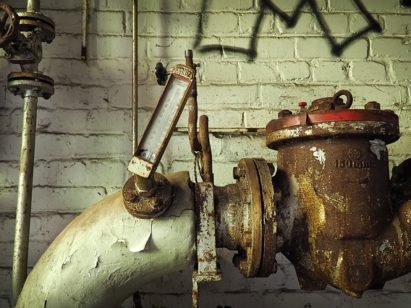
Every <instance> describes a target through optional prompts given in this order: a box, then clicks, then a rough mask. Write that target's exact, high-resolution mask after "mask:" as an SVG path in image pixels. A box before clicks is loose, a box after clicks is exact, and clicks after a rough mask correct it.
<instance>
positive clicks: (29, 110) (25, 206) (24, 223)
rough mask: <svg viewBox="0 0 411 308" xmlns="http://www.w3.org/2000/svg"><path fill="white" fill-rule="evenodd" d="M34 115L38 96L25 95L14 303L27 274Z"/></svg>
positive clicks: (13, 282) (15, 252) (13, 284)
mask: <svg viewBox="0 0 411 308" xmlns="http://www.w3.org/2000/svg"><path fill="white" fill-rule="evenodd" d="M36 116H37V96H34V95H32V94H31V93H28V94H27V96H26V97H25V98H24V113H23V128H22V135H21V152H20V172H19V184H18V192H17V209H16V230H15V235H14V251H13V274H12V276H13V277H12V286H13V300H14V303H15V304H16V303H17V299H18V297H19V295H20V292H21V290H22V288H23V285H24V282H25V280H26V277H27V259H28V248H29V233H30V214H31V194H32V184H33V162H34V146H35V137H36Z"/></svg>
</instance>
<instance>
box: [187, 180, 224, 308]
mask: <svg viewBox="0 0 411 308" xmlns="http://www.w3.org/2000/svg"><path fill="white" fill-rule="evenodd" d="M196 212H197V219H198V220H197V269H196V270H194V272H193V291H192V297H193V308H198V306H199V283H202V282H210V281H219V280H221V271H220V269H219V266H218V263H217V246H216V222H215V208H214V186H213V183H211V182H203V183H198V184H197V185H196Z"/></svg>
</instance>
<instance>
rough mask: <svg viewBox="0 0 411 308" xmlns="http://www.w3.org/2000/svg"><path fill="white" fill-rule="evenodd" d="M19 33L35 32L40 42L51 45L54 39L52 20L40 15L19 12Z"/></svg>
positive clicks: (54, 31) (54, 32)
mask: <svg viewBox="0 0 411 308" xmlns="http://www.w3.org/2000/svg"><path fill="white" fill-rule="evenodd" d="M18 14H19V17H20V26H19V27H20V31H22V32H36V33H38V35H39V36H40V39H41V41H42V42H46V43H51V42H52V41H53V40H54V38H55V37H56V30H55V24H54V22H53V20H51V19H50V18H48V17H46V16H44V15H43V14H40V13H34V12H19V13H18Z"/></svg>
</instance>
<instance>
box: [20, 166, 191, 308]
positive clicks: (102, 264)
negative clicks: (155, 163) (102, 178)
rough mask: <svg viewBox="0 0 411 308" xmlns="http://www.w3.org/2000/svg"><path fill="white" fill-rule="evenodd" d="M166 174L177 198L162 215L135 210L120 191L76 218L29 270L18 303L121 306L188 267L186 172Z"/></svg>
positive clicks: (188, 200) (187, 186) (189, 215)
mask: <svg viewBox="0 0 411 308" xmlns="http://www.w3.org/2000/svg"><path fill="white" fill-rule="evenodd" d="M168 179H169V180H170V182H171V183H172V185H173V191H174V196H175V197H174V202H173V204H172V205H171V208H170V209H169V210H168V211H167V212H166V214H165V215H164V216H162V217H160V218H156V219H152V220H149V219H148V220H147V219H138V218H135V217H133V216H131V215H130V214H129V213H128V212H127V210H126V209H125V208H124V206H123V201H122V196H121V193H120V192H117V193H114V194H112V195H110V196H108V197H106V198H105V199H103V200H102V201H100V202H98V203H97V204H95V205H93V206H92V207H90V208H89V209H87V210H85V211H84V212H83V213H82V214H81V215H79V216H78V217H77V218H76V219H74V220H73V221H72V222H71V223H70V224H69V225H68V226H67V227H66V228H65V229H64V230H63V231H62V232H61V233H60V235H58V236H57V238H56V239H55V240H54V242H53V243H52V244H51V245H50V247H49V248H48V249H47V251H46V252H45V253H44V254H43V256H42V257H41V258H40V260H39V261H38V263H37V264H36V266H35V267H34V269H33V271H32V272H31V273H30V275H29V276H28V278H27V281H26V283H25V285H24V288H23V291H22V293H21V295H20V297H19V301H18V303H17V306H16V307H59V308H65V307H67V308H68V307H70V308H73V307H82V308H85V307H118V306H120V305H121V303H122V302H123V301H124V300H125V299H126V298H127V297H129V296H130V295H132V294H133V293H134V292H135V291H136V290H137V289H138V288H139V287H141V286H142V285H144V284H146V283H147V282H149V281H151V280H154V279H156V278H158V277H161V276H163V275H166V274H170V273H173V272H177V271H180V270H183V269H187V268H190V267H191V266H192V262H193V255H194V252H195V244H194V243H195V229H194V210H193V194H192V191H191V190H190V188H189V185H188V182H189V177H188V173H186V172H180V173H176V174H173V175H170V176H169V177H168Z"/></svg>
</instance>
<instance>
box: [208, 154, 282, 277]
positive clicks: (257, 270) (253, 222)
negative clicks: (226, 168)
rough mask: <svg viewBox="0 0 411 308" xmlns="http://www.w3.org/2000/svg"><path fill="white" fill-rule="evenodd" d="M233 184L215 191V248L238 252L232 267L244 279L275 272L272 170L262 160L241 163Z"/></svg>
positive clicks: (275, 234)
mask: <svg viewBox="0 0 411 308" xmlns="http://www.w3.org/2000/svg"><path fill="white" fill-rule="evenodd" d="M233 173H234V174H233V175H234V178H235V179H236V180H237V183H236V184H230V185H227V186H225V187H216V189H215V200H216V218H217V246H218V247H225V248H228V249H231V250H238V254H236V255H235V256H234V260H233V262H234V264H235V265H236V266H237V267H238V268H239V270H240V272H241V273H242V274H243V275H244V276H246V277H266V276H269V275H270V274H272V273H274V272H275V271H276V261H275V254H276V252H277V247H276V246H277V222H276V209H275V203H274V190H273V185H272V182H271V174H272V166H270V165H269V164H268V163H267V162H266V161H265V160H263V159H257V158H254V159H247V158H244V159H241V160H240V162H239V164H238V166H237V167H235V168H234V170H233Z"/></svg>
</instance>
